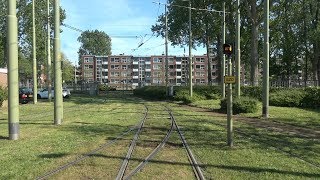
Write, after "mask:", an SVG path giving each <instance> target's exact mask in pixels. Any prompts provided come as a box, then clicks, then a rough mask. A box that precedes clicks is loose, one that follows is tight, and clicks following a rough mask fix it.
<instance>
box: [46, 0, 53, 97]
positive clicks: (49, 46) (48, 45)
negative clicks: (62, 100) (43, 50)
mask: <svg viewBox="0 0 320 180" xmlns="http://www.w3.org/2000/svg"><path fill="white" fill-rule="evenodd" d="M47 16H48V19H47V23H48V24H47V36H48V37H47V38H48V40H47V41H48V44H47V88H48V100H49V102H50V101H51V98H52V91H51V50H50V49H51V40H50V1H49V0H47Z"/></svg>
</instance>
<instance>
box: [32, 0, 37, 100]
mask: <svg viewBox="0 0 320 180" xmlns="http://www.w3.org/2000/svg"><path fill="white" fill-rule="evenodd" d="M34 6H35V0H32V58H33V103H34V104H37V101H38V97H37V94H38V72H37V55H36V49H37V46H36V25H35V12H34V11H35V7H34Z"/></svg>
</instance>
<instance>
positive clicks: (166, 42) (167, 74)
mask: <svg viewBox="0 0 320 180" xmlns="http://www.w3.org/2000/svg"><path fill="white" fill-rule="evenodd" d="M167 4H168V1H167ZM167 4H166V5H165V13H166V20H165V21H166V22H165V24H166V35H165V36H166V38H165V46H166V95H167V96H169V89H168V88H169V87H168V84H169V70H168V69H169V62H168V11H167Z"/></svg>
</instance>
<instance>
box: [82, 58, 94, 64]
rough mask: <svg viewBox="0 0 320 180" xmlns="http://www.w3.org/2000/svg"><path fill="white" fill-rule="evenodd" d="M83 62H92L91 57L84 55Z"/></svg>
mask: <svg viewBox="0 0 320 180" xmlns="http://www.w3.org/2000/svg"><path fill="white" fill-rule="evenodd" d="M84 62H85V63H92V62H93V57H85V58H84Z"/></svg>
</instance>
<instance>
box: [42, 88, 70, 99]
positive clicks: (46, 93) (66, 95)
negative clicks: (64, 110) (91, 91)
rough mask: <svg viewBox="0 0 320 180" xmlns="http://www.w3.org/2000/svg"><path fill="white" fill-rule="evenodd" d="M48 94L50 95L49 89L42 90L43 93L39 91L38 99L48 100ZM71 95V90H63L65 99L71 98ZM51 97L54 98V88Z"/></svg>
mask: <svg viewBox="0 0 320 180" xmlns="http://www.w3.org/2000/svg"><path fill="white" fill-rule="evenodd" d="M48 94H49V92H48V89H42V90H41V91H38V94H37V97H38V98H39V99H47V98H48V96H49V95H48ZM70 95H71V93H70V90H69V89H66V88H63V89H62V96H63V97H64V98H68V97H70ZM51 97H52V98H54V88H52V90H51Z"/></svg>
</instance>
